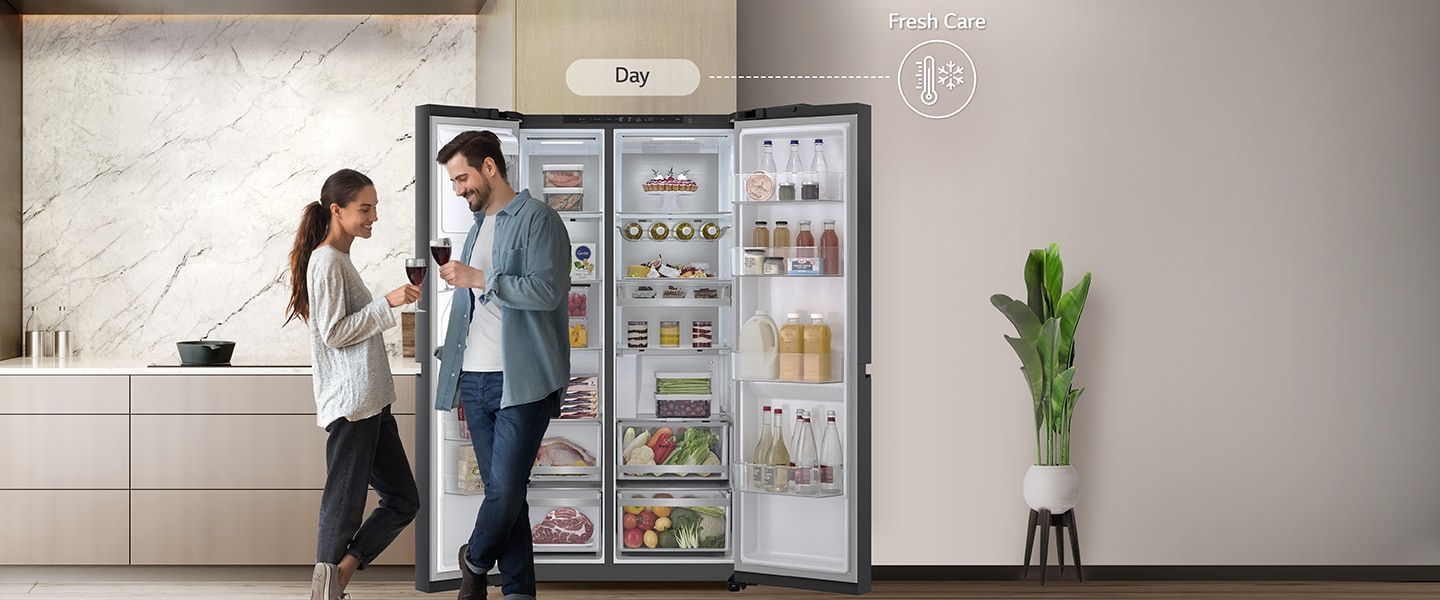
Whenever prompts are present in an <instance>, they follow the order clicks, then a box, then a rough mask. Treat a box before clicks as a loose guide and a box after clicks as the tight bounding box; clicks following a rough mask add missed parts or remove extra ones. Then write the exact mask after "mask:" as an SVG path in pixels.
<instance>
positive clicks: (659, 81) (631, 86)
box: [565, 58, 700, 96]
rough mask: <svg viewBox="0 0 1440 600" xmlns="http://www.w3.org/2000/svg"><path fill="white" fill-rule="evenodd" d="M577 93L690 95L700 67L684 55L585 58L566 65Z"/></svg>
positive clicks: (567, 79) (569, 82)
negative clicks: (671, 56)
mask: <svg viewBox="0 0 1440 600" xmlns="http://www.w3.org/2000/svg"><path fill="white" fill-rule="evenodd" d="M565 85H567V86H569V87H570V91H572V92H574V93H575V94H576V95H577V96H689V95H690V94H692V93H694V92H695V88H698V87H700V68H699V67H697V66H695V63H693V62H690V61H689V60H686V59H683V58H582V59H580V60H577V61H575V62H572V63H570V67H569V68H567V69H565Z"/></svg>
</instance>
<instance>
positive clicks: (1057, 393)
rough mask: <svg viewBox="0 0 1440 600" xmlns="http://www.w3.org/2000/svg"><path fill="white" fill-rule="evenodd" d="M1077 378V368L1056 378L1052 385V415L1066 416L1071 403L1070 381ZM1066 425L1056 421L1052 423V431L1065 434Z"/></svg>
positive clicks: (1072, 368) (1069, 369) (1066, 371)
mask: <svg viewBox="0 0 1440 600" xmlns="http://www.w3.org/2000/svg"><path fill="white" fill-rule="evenodd" d="M1074 378H1075V367H1070V368H1068V369H1065V370H1064V371H1062V372H1060V374H1058V375H1056V376H1055V381H1054V382H1053V383H1051V385H1050V412H1051V414H1056V415H1064V414H1065V412H1066V409H1068V408H1069V406H1070V403H1069V399H1070V381H1071V380H1073V379H1074ZM1063 425H1065V423H1064V422H1063V421H1061V420H1059V419H1056V420H1055V421H1054V422H1052V423H1051V429H1052V431H1054V432H1055V433H1058V434H1061V435H1062V436H1063V435H1064V434H1065V431H1064V427H1063Z"/></svg>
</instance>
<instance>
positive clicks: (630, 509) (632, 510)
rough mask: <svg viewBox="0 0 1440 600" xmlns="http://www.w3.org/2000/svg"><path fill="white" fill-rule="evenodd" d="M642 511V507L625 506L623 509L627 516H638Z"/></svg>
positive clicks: (643, 508)
mask: <svg viewBox="0 0 1440 600" xmlns="http://www.w3.org/2000/svg"><path fill="white" fill-rule="evenodd" d="M644 510H645V507H643V506H626V507H625V512H626V513H627V514H632V515H638V514H640V513H641V512H643V511H644ZM637 518H638V517H637Z"/></svg>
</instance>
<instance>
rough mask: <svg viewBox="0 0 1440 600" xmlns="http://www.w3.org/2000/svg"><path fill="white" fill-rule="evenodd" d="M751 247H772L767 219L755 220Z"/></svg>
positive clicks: (751, 235)
mask: <svg viewBox="0 0 1440 600" xmlns="http://www.w3.org/2000/svg"><path fill="white" fill-rule="evenodd" d="M750 247H752V248H769V247H770V227H769V225H768V224H767V223H766V222H765V221H756V222H755V230H754V231H753V232H752V233H751V234H750Z"/></svg>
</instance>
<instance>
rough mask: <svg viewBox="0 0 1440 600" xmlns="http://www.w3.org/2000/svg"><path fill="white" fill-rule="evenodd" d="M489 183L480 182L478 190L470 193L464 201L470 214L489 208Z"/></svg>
mask: <svg viewBox="0 0 1440 600" xmlns="http://www.w3.org/2000/svg"><path fill="white" fill-rule="evenodd" d="M491 191H492V190H491V188H490V182H488V181H485V180H483V179H482V180H480V188H479V189H477V190H475V191H472V192H470V195H469V196H467V197H466V198H465V201H466V202H467V203H469V204H470V212H480V211H482V210H485V208H486V207H487V206H490V192H491Z"/></svg>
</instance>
